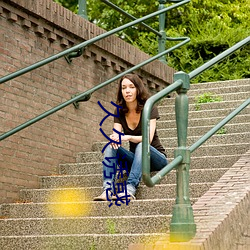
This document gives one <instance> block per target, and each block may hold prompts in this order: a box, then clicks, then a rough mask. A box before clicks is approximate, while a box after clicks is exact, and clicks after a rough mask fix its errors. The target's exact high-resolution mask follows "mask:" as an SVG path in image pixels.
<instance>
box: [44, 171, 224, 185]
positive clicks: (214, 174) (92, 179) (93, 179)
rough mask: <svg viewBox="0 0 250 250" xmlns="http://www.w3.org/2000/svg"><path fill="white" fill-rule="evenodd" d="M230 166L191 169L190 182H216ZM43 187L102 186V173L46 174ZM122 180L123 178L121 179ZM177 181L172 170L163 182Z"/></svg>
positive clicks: (171, 182) (172, 182)
mask: <svg viewBox="0 0 250 250" xmlns="http://www.w3.org/2000/svg"><path fill="white" fill-rule="evenodd" d="M227 170H228V168H223V169H222V168H219V169H217V168H216V169H191V170H190V182H192V183H202V182H215V181H217V180H218V179H219V178H220V177H221V176H222V175H223V174H224V173H225V172H226V171H227ZM40 179H41V188H72V187H97V186H100V187H102V183H103V181H102V173H100V174H92V175H62V176H45V177H41V178H40ZM121 181H122V180H121ZM174 183H176V174H175V172H174V171H171V172H170V173H169V174H168V175H166V176H164V177H163V178H162V180H161V184H174Z"/></svg>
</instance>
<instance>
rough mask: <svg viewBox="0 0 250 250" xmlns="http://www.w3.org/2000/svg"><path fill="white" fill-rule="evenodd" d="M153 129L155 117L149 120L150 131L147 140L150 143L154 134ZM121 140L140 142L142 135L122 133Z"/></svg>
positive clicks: (154, 127)
mask: <svg viewBox="0 0 250 250" xmlns="http://www.w3.org/2000/svg"><path fill="white" fill-rule="evenodd" d="M155 129H156V119H152V120H150V133H149V135H150V136H149V141H150V143H151V142H152V140H153V137H154V134H155ZM122 141H131V142H134V143H139V142H142V136H141V135H140V136H138V135H124V136H122Z"/></svg>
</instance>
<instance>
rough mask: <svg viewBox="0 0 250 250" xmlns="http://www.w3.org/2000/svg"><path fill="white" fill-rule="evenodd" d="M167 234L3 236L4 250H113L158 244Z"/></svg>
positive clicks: (0, 241) (0, 243)
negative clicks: (134, 244)
mask: <svg viewBox="0 0 250 250" xmlns="http://www.w3.org/2000/svg"><path fill="white" fill-rule="evenodd" d="M165 235H166V234H165V233H164V234H160V233H157V234H153V233H149V234H137V233H134V234H133V233H129V234H78V235H77V234H72V235H41V236H37V235H32V236H9V237H8V236H2V237H0V245H1V246H3V247H2V248H1V249H2V250H27V249H29V250H37V249H42V250H52V249H53V250H62V249H63V250H72V249H74V250H113V249H128V246H129V244H132V243H149V242H156V241H157V240H159V239H160V238H162V237H164V236H165Z"/></svg>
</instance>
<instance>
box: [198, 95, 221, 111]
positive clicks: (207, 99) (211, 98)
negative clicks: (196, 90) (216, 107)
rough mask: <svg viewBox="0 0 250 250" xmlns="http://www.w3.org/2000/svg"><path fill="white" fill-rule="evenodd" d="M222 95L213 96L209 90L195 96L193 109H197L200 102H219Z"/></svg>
mask: <svg viewBox="0 0 250 250" xmlns="http://www.w3.org/2000/svg"><path fill="white" fill-rule="evenodd" d="M221 101H222V97H220V96H215V95H214V94H213V93H211V92H206V93H204V94H202V95H199V96H196V97H195V109H196V110H199V109H200V106H201V104H202V103H209V102H221Z"/></svg>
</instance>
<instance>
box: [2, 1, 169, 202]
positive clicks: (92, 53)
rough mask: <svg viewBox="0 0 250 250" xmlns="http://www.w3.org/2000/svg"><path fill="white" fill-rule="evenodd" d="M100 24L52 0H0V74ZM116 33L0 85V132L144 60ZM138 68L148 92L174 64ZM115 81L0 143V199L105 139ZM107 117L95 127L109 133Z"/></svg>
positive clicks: (160, 84) (10, 197)
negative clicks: (74, 54)
mask: <svg viewBox="0 0 250 250" xmlns="http://www.w3.org/2000/svg"><path fill="white" fill-rule="evenodd" d="M103 32H104V30H102V29H100V28H98V27H96V26H95V25H93V24H91V23H89V22H88V21H86V20H85V19H83V18H81V17H79V16H77V15H75V14H73V13H72V12H70V11H68V10H67V9H64V8H63V7H62V6H60V5H58V4H56V3H54V2H53V1H52V0H36V1H34V0H33V1H27V0H5V1H2V0H1V1H0V61H1V63H0V77H2V76H6V75H8V74H10V73H12V72H14V71H16V70H19V69H21V68H24V67H27V66H29V65H31V64H33V63H35V62H38V61H40V60H42V59H44V58H47V57H49V56H51V55H54V54H57V53H59V52H60V51H62V50H64V49H66V48H70V47H72V46H73V45H75V44H79V43H81V42H83V41H85V40H88V39H91V38H93V37H95V36H97V35H99V34H101V33H103ZM148 58H149V56H148V55H146V54H145V53H143V52H141V51H139V50H138V49H136V48H134V47H133V46H131V45H128V44H127V43H125V42H124V41H122V40H121V39H119V38H117V37H116V36H111V37H108V38H106V39H104V40H102V41H99V42H97V43H96V44H95V45H91V46H88V48H87V49H86V50H85V52H84V54H83V55H82V56H81V57H78V58H76V59H74V60H73V62H72V63H71V64H68V63H67V62H66V60H65V59H64V58H60V59H59V60H57V61H54V62H52V63H50V64H48V65H45V66H43V67H41V68H38V69H36V70H33V71H32V72H29V73H26V74H24V75H22V76H19V77H17V78H15V79H13V80H10V81H7V82H5V83H3V84H1V85H0V93H1V97H0V134H2V133H4V132H7V131H9V130H10V129H12V128H14V127H16V126H18V125H20V124H22V123H24V122H26V121H27V120H29V119H31V118H34V117H36V116H37V115H40V114H41V113H43V112H45V111H47V110H49V109H51V108H53V107H55V106H57V105H59V104H60V103H62V102H65V101H67V100H69V99H70V98H71V96H72V95H74V94H76V93H79V92H84V91H86V90H88V89H90V88H92V87H93V86H96V85H97V84H99V83H101V82H103V81H105V80H108V79H110V78H111V77H113V76H115V75H117V74H118V73H121V72H122V71H124V70H126V69H128V68H131V67H132V66H134V65H136V64H138V63H140V62H142V61H143V60H145V59H148ZM137 73H138V74H139V75H140V76H141V77H142V78H143V81H144V83H145V84H146V85H147V86H148V87H149V89H150V90H151V91H152V92H156V91H158V90H160V89H161V88H163V87H164V86H166V85H167V84H169V83H171V82H172V76H173V73H174V71H173V69H171V68H170V67H168V66H166V65H164V64H162V63H160V62H159V61H155V62H153V63H151V64H149V65H147V66H144V67H143V68H142V69H141V70H139V71H137ZM116 84H117V83H116V82H114V83H111V85H110V86H107V87H104V88H103V89H101V90H99V91H98V92H95V93H94V94H93V95H92V97H91V99H90V100H89V101H88V102H85V103H81V104H80V108H79V109H75V108H74V106H73V105H70V106H67V107H66V108H64V109H63V110H61V111H58V112H56V113H54V114H53V115H51V116H50V117H48V118H45V119H43V120H41V121H39V122H38V123H36V124H33V125H31V126H30V127H28V128H26V129H24V130H22V131H21V132H18V133H16V134H15V135H13V136H10V137H8V138H7V139H5V140H3V141H1V142H0V203H4V202H12V201H14V200H16V199H17V198H18V191H19V190H20V189H21V188H36V187H38V186H39V182H38V179H39V178H38V177H39V176H41V175H49V174H56V173H57V167H58V165H59V164H60V163H68V162H75V156H76V154H77V152H80V151H88V150H91V145H92V143H93V142H94V141H100V140H104V138H103V136H102V135H101V133H100V132H99V125H98V124H99V122H100V121H101V119H102V118H103V117H104V112H103V111H102V110H101V108H100V107H99V106H98V105H97V101H98V100H100V101H101V103H102V104H103V105H104V107H106V108H107V109H109V110H113V107H112V106H111V104H110V101H114V100H115V94H116ZM111 124H112V122H111V120H109V121H106V122H105V124H104V125H103V126H102V127H103V129H104V131H106V133H107V134H108V133H110V132H111Z"/></svg>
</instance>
